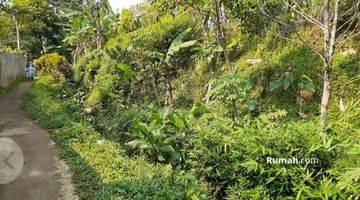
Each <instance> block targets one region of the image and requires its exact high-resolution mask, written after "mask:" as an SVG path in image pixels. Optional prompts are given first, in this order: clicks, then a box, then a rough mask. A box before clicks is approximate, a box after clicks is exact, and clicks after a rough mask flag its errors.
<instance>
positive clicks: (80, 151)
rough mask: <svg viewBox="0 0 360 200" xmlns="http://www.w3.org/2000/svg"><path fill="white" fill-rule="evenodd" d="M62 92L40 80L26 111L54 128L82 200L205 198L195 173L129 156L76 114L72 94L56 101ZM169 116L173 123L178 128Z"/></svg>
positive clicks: (82, 116) (55, 139)
mask: <svg viewBox="0 0 360 200" xmlns="http://www.w3.org/2000/svg"><path fill="white" fill-rule="evenodd" d="M60 89H61V88H59V87H55V86H52V85H49V84H48V83H47V80H46V79H44V78H41V79H40V80H39V81H38V82H36V83H35V85H34V86H33V88H32V90H31V91H30V92H29V93H28V94H27V95H26V97H25V101H24V105H23V107H24V109H26V113H27V114H28V115H29V116H30V117H32V118H35V117H36V119H37V120H38V121H39V123H40V125H42V126H43V127H44V128H49V129H52V130H51V132H50V136H51V137H52V139H53V140H54V141H55V142H56V143H57V145H58V148H59V149H58V152H59V154H60V156H61V157H63V158H65V159H66V161H67V163H68V165H69V167H70V168H71V170H72V171H73V181H74V183H75V186H76V189H77V192H78V195H79V197H80V198H81V199H114V198H120V199H154V198H156V199H206V196H207V195H206V191H207V187H206V185H204V184H203V183H201V182H200V181H197V180H196V179H195V177H194V176H193V175H192V174H191V172H186V171H180V170H175V169H172V167H171V166H170V165H165V164H153V163H150V162H148V161H146V159H145V158H144V157H137V158H129V157H128V156H126V155H125V154H124V153H123V152H124V149H123V147H122V146H120V145H119V144H117V143H115V142H113V141H111V140H108V139H106V138H104V137H103V136H101V135H100V134H99V133H98V132H96V131H95V130H94V129H93V128H92V127H91V124H89V123H88V122H87V121H86V116H85V115H84V114H80V113H79V112H76V111H79V109H80V108H79V107H76V106H74V104H75V99H74V98H73V97H72V96H71V95H68V96H69V98H67V99H59V98H58V97H57V96H58V94H59V92H60ZM75 105H76V104H75ZM74 111H75V112H74ZM170 118H171V117H170ZM170 118H169V123H175V124H177V125H176V126H180V124H181V123H179V122H175V121H172V122H171V120H170ZM171 119H172V118H171ZM165 150H166V148H164V151H165Z"/></svg>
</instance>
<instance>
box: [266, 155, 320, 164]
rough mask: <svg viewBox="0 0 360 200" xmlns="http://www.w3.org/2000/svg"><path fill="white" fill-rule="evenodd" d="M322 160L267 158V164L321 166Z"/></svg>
mask: <svg viewBox="0 0 360 200" xmlns="http://www.w3.org/2000/svg"><path fill="white" fill-rule="evenodd" d="M319 163H320V160H319V159H318V158H297V157H290V158H274V157H266V164H270V165H271V164H273V165H298V164H300V165H306V164H308V165H309V164H310V165H316V164H319Z"/></svg>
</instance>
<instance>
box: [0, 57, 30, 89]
mask: <svg viewBox="0 0 360 200" xmlns="http://www.w3.org/2000/svg"><path fill="white" fill-rule="evenodd" d="M26 62H27V59H26V57H25V56H23V55H18V54H8V53H0V86H1V87H6V86H8V85H9V84H10V83H11V82H12V81H14V80H16V79H17V78H18V77H20V76H23V75H24V70H25V66H26Z"/></svg>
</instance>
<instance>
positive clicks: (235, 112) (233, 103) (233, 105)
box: [231, 99, 238, 123]
mask: <svg viewBox="0 0 360 200" xmlns="http://www.w3.org/2000/svg"><path fill="white" fill-rule="evenodd" d="M237 115H238V113H237V105H236V101H235V99H234V100H232V108H231V118H232V120H233V122H234V123H236V118H237Z"/></svg>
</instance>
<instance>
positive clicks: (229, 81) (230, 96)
mask: <svg viewBox="0 0 360 200" xmlns="http://www.w3.org/2000/svg"><path fill="white" fill-rule="evenodd" d="M213 84H214V88H213V89H212V90H210V91H209V92H208V93H207V95H206V98H207V99H210V100H213V101H217V102H219V103H222V104H224V107H226V108H227V109H228V112H229V113H230V116H231V117H232V119H233V120H235V119H236V117H237V110H238V109H239V107H238V106H239V104H241V103H244V102H245V103H246V101H247V100H249V93H250V90H251V83H250V81H248V80H244V79H243V78H242V77H241V76H240V74H239V73H236V72H235V73H228V74H225V75H224V76H222V77H221V78H219V79H216V80H215V81H214V83H213Z"/></svg>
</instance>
